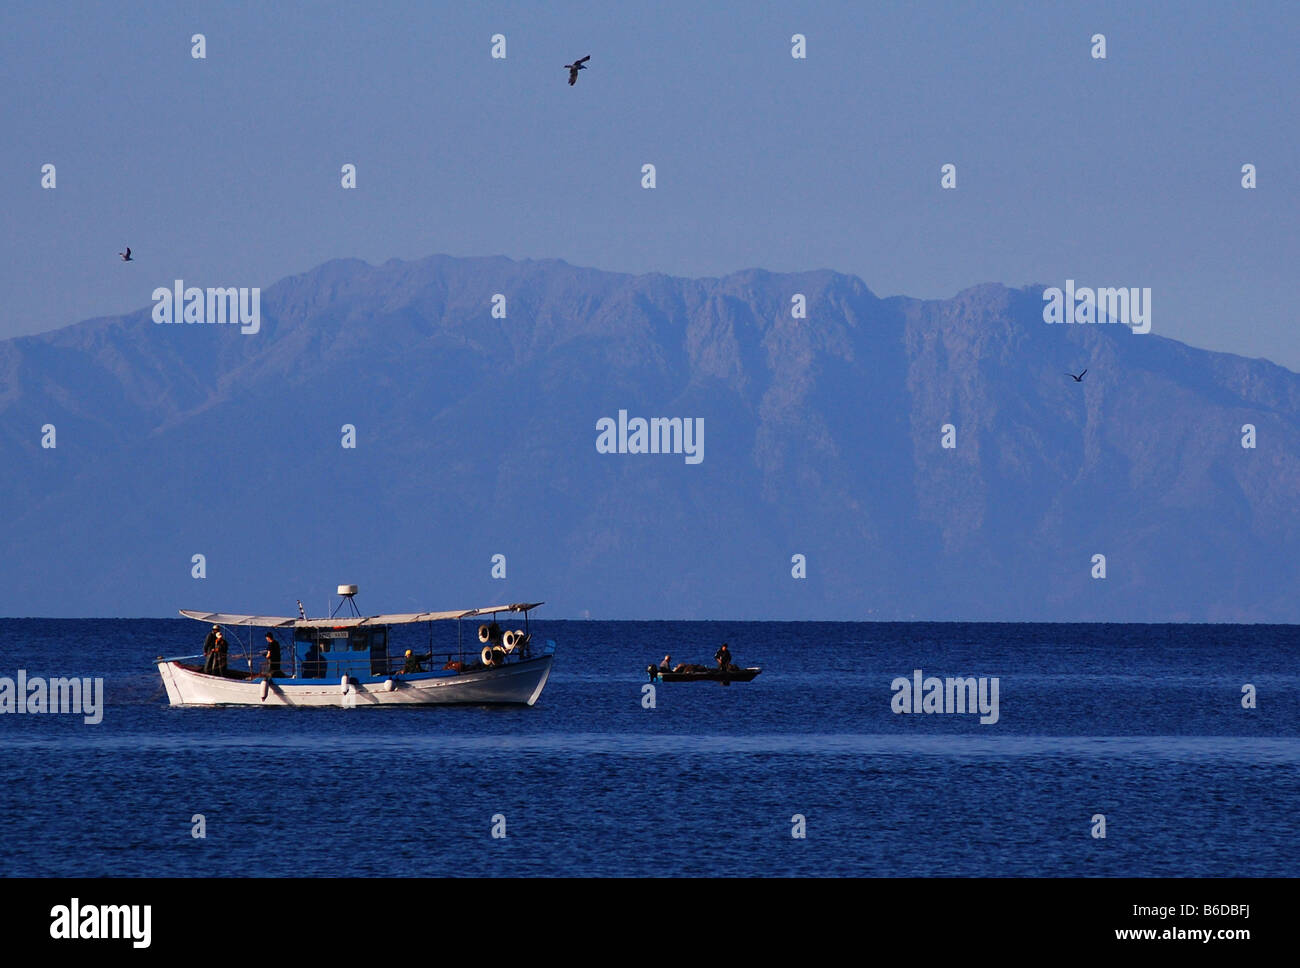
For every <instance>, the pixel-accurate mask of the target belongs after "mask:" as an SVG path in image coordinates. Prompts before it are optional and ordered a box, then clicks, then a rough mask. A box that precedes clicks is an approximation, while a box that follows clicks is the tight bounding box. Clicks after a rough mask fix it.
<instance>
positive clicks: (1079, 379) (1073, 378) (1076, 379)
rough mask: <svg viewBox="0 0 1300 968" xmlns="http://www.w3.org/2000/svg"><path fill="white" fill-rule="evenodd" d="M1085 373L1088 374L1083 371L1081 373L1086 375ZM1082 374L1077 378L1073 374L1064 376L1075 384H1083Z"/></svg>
mask: <svg viewBox="0 0 1300 968" xmlns="http://www.w3.org/2000/svg"><path fill="white" fill-rule="evenodd" d="M1087 372H1088V371H1087V370H1084V371H1083V373H1087ZM1083 373H1080V374H1079V375H1078V376H1075V375H1074V374H1073V373H1067V374H1065V375H1066V376H1068V377H1069V378H1070V379H1071V380H1073V381H1074V382H1075V383H1082V382H1083Z"/></svg>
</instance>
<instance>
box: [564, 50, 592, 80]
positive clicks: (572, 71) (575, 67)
mask: <svg viewBox="0 0 1300 968" xmlns="http://www.w3.org/2000/svg"><path fill="white" fill-rule="evenodd" d="M589 60H591V55H590V54H588V55H587V56H586V57H584V58H582V59H581V60H576V61H574V62H573V63H572V64H565V65H564V66H565V67H566V68H568V71H569V87H573V85H575V84H577V83H578V71H585V70H586V69H587V61H589Z"/></svg>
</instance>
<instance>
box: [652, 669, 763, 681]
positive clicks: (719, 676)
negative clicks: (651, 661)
mask: <svg viewBox="0 0 1300 968" xmlns="http://www.w3.org/2000/svg"><path fill="white" fill-rule="evenodd" d="M762 671H763V669H762V667H760V666H750V667H749V668H748V669H731V670H728V671H726V672H723V671H722V670H721V669H710V670H709V671H708V672H660V673H658V678H659V680H660V681H661V682H749V681H750V680H751V679H753V678H754V677H755V676H756V675H758V674H759V673H760V672H762Z"/></svg>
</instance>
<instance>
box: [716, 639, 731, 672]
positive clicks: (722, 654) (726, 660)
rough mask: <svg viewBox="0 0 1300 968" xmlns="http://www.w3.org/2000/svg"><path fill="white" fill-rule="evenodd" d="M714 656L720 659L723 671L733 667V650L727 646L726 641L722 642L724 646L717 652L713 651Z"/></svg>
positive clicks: (719, 665)
mask: <svg viewBox="0 0 1300 968" xmlns="http://www.w3.org/2000/svg"><path fill="white" fill-rule="evenodd" d="M713 658H715V659H717V660H718V668H719V669H721V670H722V671H723V672H726V671H727V670H728V669H730V668H732V664H731V650H730V649H728V648H727V643H726V642H723V643H722V648H720V649H718V651H717V652H715V653H713Z"/></svg>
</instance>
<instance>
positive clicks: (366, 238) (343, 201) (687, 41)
mask: <svg viewBox="0 0 1300 968" xmlns="http://www.w3.org/2000/svg"><path fill="white" fill-rule="evenodd" d="M196 33H202V34H203V35H204V38H205V42H206V54H207V56H206V58H204V59H195V58H194V57H192V56H191V47H192V45H191V37H192V35H194V34H196ZM498 33H500V34H504V35H505V38H506V57H505V58H504V59H493V58H492V57H491V48H492V37H493V35H494V34H498ZM796 33H799V34H803V35H804V36H805V37H806V50H807V56H806V58H804V59H795V58H793V57H791V46H792V44H791V37H792V35H794V34H796ZM1095 33H1102V34H1104V35H1105V37H1106V55H1107V56H1106V58H1105V59H1104V60H1099V59H1095V58H1093V57H1092V56H1091V50H1092V46H1093V45H1092V41H1091V38H1092V36H1093V34H1095ZM1297 51H1300V4H1296V3H1294V2H1289V3H1250V2H1247V3H1233V4H1228V3H1214V4H1211V3H1201V2H1180V3H1142V4H1132V3H1129V2H1118V3H1009V2H1003V3H1000V2H979V3H956V2H914V3H876V2H873V3H869V4H868V3H862V2H846V3H783V4H774V3H763V4H760V3H754V2H696V3H653V4H651V3H632V2H627V3H618V4H610V3H607V2H605V3H591V4H575V3H564V2H546V3H540V2H538V3H516V4H504V3H473V4H470V3H462V4H444V3H428V2H419V3H417V2H382V0H374V2H366V3H310V4H307V3H300V4H291V3H279V2H277V3H263V2H255V3H223V4H221V5H217V4H211V3H208V4H193V3H178V2H169V3H151V2H133V3H131V4H129V5H122V4H115V3H114V4H110V3H67V4H35V3H21V4H7V5H5V6H4V7H3V9H0V83H3V89H4V90H5V92H6V94H5V97H4V98H3V99H0V133H2V135H3V136H2V137H0V213H3V220H4V225H5V228H6V231H5V232H4V233H3V238H2V239H0V247H2V250H0V295H3V307H4V311H3V313H2V314H0V338H8V337H12V336H16V335H21V334H27V333H35V332H42V331H46V330H51V329H55V328H58V327H62V326H66V325H69V324H71V323H75V322H77V321H80V320H82V319H87V318H91V317H95V316H103V315H116V314H120V313H124V312H128V311H131V310H135V309H140V308H142V307H146V306H148V305H149V304H150V302H151V298H150V294H151V293H152V291H153V289H154V288H155V287H156V286H158V285H170V283H171V281H172V280H174V279H177V278H180V279H184V280H186V283H187V284H188V285H198V286H218V285H220V286H262V287H265V286H269V285H271V284H272V283H274V282H275V281H277V280H278V279H281V278H283V277H284V276H287V275H291V274H294V273H299V272H303V271H306V270H308V269H310V268H312V267H314V266H316V265H319V264H320V263H322V262H325V261H327V260H330V259H334V258H346V257H356V258H361V259H364V260H366V261H368V262H371V263H381V262H384V261H386V260H388V259H391V258H399V259H419V258H423V257H425V256H428V255H433V254H435V253H445V254H449V255H454V256H478V255H506V256H509V257H511V258H516V259H522V258H537V259H541V258H562V259H565V260H567V261H569V262H571V263H574V264H576V265H584V266H592V267H596V268H600V269H606V270H613V271H620V272H631V273H643V272H664V273H669V274H672V275H679V276H691V277H699V276H718V275H725V274H727V273H730V272H735V271H739V270H742V269H746V268H752V267H761V268H765V269H769V270H772V271H778V272H779V271H801V270H808V269H819V268H829V269H834V270H837V271H840V272H845V273H851V274H853V275H857V276H859V277H861V278H862V279H863V281H864V282H865V283H866V284H867V285H868V286H869V287H870V288H871V289H872V290H873V291H874V292H875V293H877V294H878V295H881V296H889V295H896V294H905V295H910V296H916V297H921V298H946V297H950V296H952V295H954V294H955V293H957V292H959V291H961V290H962V289H965V288H967V287H969V286H973V285H978V284H981V283H986V282H1000V283H1004V284H1006V285H1010V286H1021V285H1028V284H1043V285H1047V286H1053V285H1054V286H1063V285H1064V283H1065V280H1066V279H1074V280H1075V281H1076V283H1077V284H1078V285H1080V286H1093V287H1101V286H1130V287H1150V288H1151V290H1152V332H1155V333H1159V334H1161V335H1164V336H1169V337H1173V338H1175V339H1179V340H1182V341H1184V342H1188V343H1191V344H1192V345H1195V346H1202V347H1206V348H1209V349H1216V350H1224V351H1229V352H1234V353H1239V354H1242V355H1245V356H1252V357H1256V356H1258V357H1265V358H1267V359H1271V360H1273V361H1274V362H1277V363H1280V364H1282V365H1284V366H1287V367H1289V368H1291V369H1293V370H1300V327H1297V326H1296V321H1297V320H1296V312H1295V309H1294V306H1293V304H1292V303H1291V301H1290V295H1291V290H1292V289H1293V288H1294V280H1295V277H1296V267H1297V265H1300V217H1298V216H1300V204H1298V203H1297V197H1298V195H1297V187H1296V186H1297V177H1298V172H1297V166H1298V165H1300V137H1298V136H1297V129H1298V126H1300V93H1298V91H1300V85H1298V84H1297V79H1298V78H1300V54H1298V53H1297ZM585 54H590V55H591V61H590V62H589V64H588V67H589V70H586V71H584V72H583V73H582V75H581V77H580V78H579V81H578V84H577V85H576V86H574V87H569V86H568V84H567V83H566V81H567V72H566V71H565V70H564V68H563V65H564V64H566V63H568V62H569V61H571V60H572V59H574V58H576V57H581V56H583V55H585ZM349 163H350V164H354V165H356V171H357V175H356V178H357V187H356V188H355V189H352V190H348V189H344V188H343V187H342V186H341V184H340V180H341V177H342V176H341V174H340V169H341V167H342V166H343V165H344V164H349ZM45 164H53V165H55V170H56V180H57V181H56V187H55V188H53V189H45V188H42V187H41V177H42V175H41V173H42V166H43V165H45ZM645 164H653V165H654V166H655V173H656V186H655V187H654V188H653V189H646V188H643V187H642V184H641V182H642V166H643V165H645ZM945 164H953V165H955V166H956V172H957V187H956V189H954V190H944V189H942V188H941V187H940V169H941V166H943V165H945ZM1244 164H1253V165H1255V166H1256V171H1257V179H1258V187H1256V188H1254V189H1250V190H1248V189H1244V188H1243V187H1242V185H1241V179H1242V174H1241V168H1242V165H1244ZM128 245H129V246H131V247H132V249H133V252H134V256H135V259H136V261H135V262H133V263H132V264H130V265H126V264H123V263H122V262H121V261H120V260H119V259H118V257H117V255H116V253H118V252H119V251H121V250H122V249H123V248H124V247H125V246H128Z"/></svg>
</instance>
